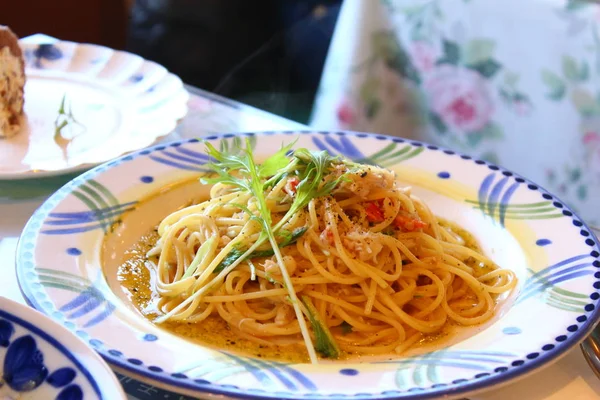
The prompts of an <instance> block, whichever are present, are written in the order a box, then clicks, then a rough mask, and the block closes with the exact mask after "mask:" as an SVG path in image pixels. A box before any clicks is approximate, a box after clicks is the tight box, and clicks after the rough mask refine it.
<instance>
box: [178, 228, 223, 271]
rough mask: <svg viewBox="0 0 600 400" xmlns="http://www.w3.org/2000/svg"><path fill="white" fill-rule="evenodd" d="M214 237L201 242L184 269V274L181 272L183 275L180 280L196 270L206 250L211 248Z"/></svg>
mask: <svg viewBox="0 0 600 400" xmlns="http://www.w3.org/2000/svg"><path fill="white" fill-rule="evenodd" d="M216 239H217V237H216V236H211V237H210V238H209V239H208V240H207V241H206V242H204V243H202V245H201V246H200V248H199V249H198V251H197V252H196V255H195V256H194V259H193V260H192V262H191V263H190V266H189V267H188V268H187V270H186V271H185V274H183V276H182V277H181V280H183V279H185V278H189V277H190V276H192V275H193V274H194V272H196V268H198V265H199V264H200V263H201V262H202V260H203V259H204V257H206V254H207V253H208V250H209V249H210V248H211V246H212V245H213V243H214V241H215V240H216Z"/></svg>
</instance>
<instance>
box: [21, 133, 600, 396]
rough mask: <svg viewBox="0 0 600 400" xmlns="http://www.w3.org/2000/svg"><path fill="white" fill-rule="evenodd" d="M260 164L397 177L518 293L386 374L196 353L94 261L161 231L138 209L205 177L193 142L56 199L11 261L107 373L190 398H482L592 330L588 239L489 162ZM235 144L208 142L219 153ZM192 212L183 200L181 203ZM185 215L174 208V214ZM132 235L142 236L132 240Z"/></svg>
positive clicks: (441, 157)
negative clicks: (478, 394) (478, 325)
mask: <svg viewBox="0 0 600 400" xmlns="http://www.w3.org/2000/svg"><path fill="white" fill-rule="evenodd" d="M247 135H248V136H250V137H253V138H255V139H256V145H255V153H256V154H257V157H264V156H267V155H269V154H272V153H273V152H274V151H276V150H277V149H278V148H279V147H280V146H281V144H282V143H289V142H291V141H293V140H295V139H298V142H297V144H296V146H297V147H308V148H313V149H327V150H329V151H330V152H331V153H335V154H343V155H345V156H347V157H349V158H351V159H353V160H357V161H361V162H367V163H375V164H379V165H383V166H386V167H389V168H392V169H394V170H395V171H396V173H397V174H398V177H399V179H400V181H401V182H403V183H406V184H410V185H412V186H413V188H414V189H413V190H414V192H415V193H416V194H418V195H419V196H420V197H421V198H422V199H423V200H425V201H426V202H427V203H428V204H429V205H430V207H431V209H432V210H433V211H434V212H435V213H436V214H438V215H440V216H442V217H445V218H447V219H449V220H451V221H454V222H456V223H458V224H459V225H461V226H463V227H464V228H466V229H467V230H469V231H471V232H472V233H473V234H474V235H475V237H476V238H477V239H478V240H479V242H480V243H481V245H482V247H483V250H484V251H485V253H486V254H488V255H489V256H490V257H491V258H492V259H494V260H495V261H496V262H497V263H498V264H499V265H501V266H503V267H506V268H511V269H513V270H514V271H515V273H516V275H517V277H518V279H519V284H518V287H517V289H516V291H515V293H514V297H513V298H512V299H511V300H510V301H509V302H508V303H509V304H508V305H507V306H506V307H504V308H503V309H502V310H501V312H499V313H498V317H497V318H496V319H495V320H494V321H493V322H492V323H491V324H488V326H486V327H485V329H480V330H474V331H473V332H471V335H470V336H468V337H466V338H463V339H461V340H458V341H457V343H454V344H451V345H450V346H449V347H446V348H442V349H439V348H438V349H435V350H434V351H430V352H428V353H426V354H420V355H413V356H410V357H399V358H397V359H394V360H392V361H387V362H372V363H369V362H365V363H344V362H337V363H322V364H320V365H318V366H313V365H310V364H286V363H283V362H273V361H266V360H262V359H256V358H252V357H243V356H239V355H235V354H232V353H230V352H227V351H226V349H222V350H221V351H215V350H212V349H209V348H207V347H204V346H202V345H198V344H192V343H190V342H189V341H186V340H184V339H182V338H181V337H178V336H176V335H174V334H171V333H169V332H166V331H164V330H161V329H160V328H158V327H156V326H154V325H153V324H151V323H150V322H148V321H147V320H145V319H144V318H143V317H141V316H140V314H139V313H138V312H137V311H136V310H135V309H134V307H133V306H132V305H131V304H130V302H129V301H128V300H127V297H126V296H125V295H124V293H123V291H122V290H121V289H120V287H119V282H118V281H117V278H116V271H115V270H114V269H103V266H102V265H101V260H100V248H101V246H102V243H103V240H104V238H105V235H106V233H107V232H108V231H109V230H110V228H109V227H110V226H112V225H113V223H114V222H116V221H117V220H119V221H121V223H120V224H118V225H117V226H118V228H115V229H120V230H121V232H123V238H124V241H127V240H131V238H132V237H135V236H136V235H137V234H141V233H142V232H144V230H145V229H147V228H149V227H150V226H153V224H156V223H157V222H158V221H159V220H160V218H161V216H160V214H161V213H166V212H168V210H164V209H161V210H156V213H155V215H154V216H153V217H154V218H155V219H156V221H153V220H146V221H139V218H138V219H136V217H135V215H136V207H138V203H139V201H140V200H141V199H143V198H145V197H147V196H148V195H150V194H152V193H155V192H156V191H158V190H159V189H161V188H164V187H165V186H166V185H169V184H172V183H174V182H179V181H181V180H184V179H193V178H196V177H198V176H199V175H200V174H202V171H203V170H204V167H203V165H204V163H205V162H206V161H207V157H206V155H205V152H204V145H203V144H202V143H199V142H198V141H197V140H187V141H183V142H175V143H171V144H168V145H161V146H157V147H154V148H151V149H145V150H142V151H140V152H136V153H134V154H131V155H127V156H125V157H122V158H120V159H118V160H115V161H112V162H110V163H107V164H104V165H102V166H99V167H97V168H95V169H93V170H91V171H89V172H87V173H85V174H83V175H82V176H79V177H77V178H76V179H74V180H73V181H72V182H70V183H69V184H67V185H66V186H64V187H63V188H62V189H60V190H59V191H58V192H57V193H56V194H54V195H53V196H52V197H50V198H49V200H48V201H47V202H46V203H44V204H43V205H42V206H41V207H40V208H39V209H38V210H37V211H36V213H35V214H34V215H33V216H32V218H31V220H30V221H29V222H28V224H27V226H26V228H25V230H24V232H23V235H22V237H21V240H20V242H19V246H18V250H17V266H18V270H17V273H18V279H19V284H20V286H21V288H22V290H23V292H24V294H25V296H26V298H27V300H28V301H29V302H31V304H32V305H33V306H35V307H36V308H38V309H40V310H42V311H43V312H44V313H46V314H48V315H50V316H52V318H55V319H56V320H57V321H60V322H61V323H62V324H64V325H65V326H67V327H69V328H70V329H71V330H73V331H76V332H78V333H79V334H80V335H81V336H82V337H84V338H86V340H88V342H89V343H90V345H92V346H93V347H94V348H95V349H96V350H97V351H98V352H99V353H100V354H102V355H103V356H104V357H105V358H106V359H107V360H108V361H109V362H110V363H112V364H113V366H115V367H117V368H119V370H120V371H124V372H126V373H127V374H129V375H132V376H134V377H136V378H138V379H141V380H144V381H146V382H148V383H151V384H154V385H157V386H161V387H163V388H168V389H169V390H172V391H177V392H182V393H186V394H189V395H196V396H199V395H202V394H205V393H217V394H225V395H228V396H233V397H251V398H298V399H299V398H302V399H306V398H315V399H317V398H318V399H323V398H325V399H334V398H351V399H374V398H385V399H392V398H411V399H425V398H437V397H439V396H444V395H447V396H451V397H459V396H461V395H467V394H472V392H474V391H477V390H481V389H487V388H490V387H493V386H495V385H498V384H501V383H504V382H506V381H508V380H510V379H513V378H516V377H522V376H524V375H525V374H527V373H529V372H531V371H532V370H534V369H536V368H538V367H540V366H542V365H544V364H546V363H549V362H552V361H555V360H556V359H557V358H558V357H559V356H561V355H562V354H564V353H565V352H566V351H567V350H568V349H569V348H571V347H573V346H575V345H576V344H577V343H578V342H579V341H580V340H582V339H583V338H584V336H585V335H586V334H587V333H588V332H589V331H590V330H591V328H592V326H593V323H594V322H595V321H596V320H597V319H598V311H597V309H596V308H597V306H598V299H599V298H600V293H599V290H600V280H599V279H600V270H599V268H600V260H599V259H598V258H599V256H600V253H599V252H598V244H597V241H596V239H595V237H594V235H593V234H591V233H590V230H589V229H588V228H587V227H586V226H585V224H584V223H583V222H582V221H581V220H580V219H579V218H578V217H577V216H576V215H574V213H573V212H572V211H571V210H569V208H568V207H567V206H565V205H564V204H563V203H562V202H561V201H560V200H559V199H557V198H556V197H555V196H553V195H552V194H549V193H548V192H546V191H545V190H544V189H542V188H540V187H539V186H537V185H535V184H533V183H531V182H529V181H527V180H526V179H524V178H522V177H520V176H517V175H515V174H513V173H511V172H510V171H506V170H504V169H502V168H499V167H497V166H494V165H490V164H487V163H485V162H484V161H479V160H473V159H471V158H470V157H468V156H465V155H458V154H455V153H454V152H452V151H448V150H442V149H438V148H437V147H435V146H428V145H425V144H422V143H418V142H407V141H405V140H403V139H400V138H390V137H386V136H371V135H366V134H356V133H347V132H335V133H327V132H277V133H262V134H247ZM232 137H234V135H225V136H220V137H217V136H215V137H209V138H207V139H208V140H210V141H211V142H212V143H213V144H215V143H218V142H219V141H221V140H227V141H231V140H233V139H232ZM186 200H187V199H182V200H181V202H182V203H183V202H184V201H186ZM179 205H180V203H178V202H177V201H173V204H172V206H173V207H177V206H179ZM136 230H137V231H136Z"/></svg>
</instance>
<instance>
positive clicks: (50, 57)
mask: <svg viewBox="0 0 600 400" xmlns="http://www.w3.org/2000/svg"><path fill="white" fill-rule="evenodd" d="M31 56H32V57H33V65H34V66H35V68H39V69H42V68H44V66H43V61H44V60H47V61H50V62H52V61H56V60H60V59H61V58H62V57H63V53H62V51H61V50H60V49H59V48H58V47H56V46H55V45H53V44H49V43H45V44H40V45H39V46H38V47H37V49H35V50H33V52H32V53H31Z"/></svg>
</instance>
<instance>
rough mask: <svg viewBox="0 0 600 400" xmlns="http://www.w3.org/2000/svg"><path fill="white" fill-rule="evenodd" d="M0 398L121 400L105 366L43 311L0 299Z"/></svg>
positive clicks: (110, 373) (82, 343) (100, 359)
mask: <svg viewBox="0 0 600 400" xmlns="http://www.w3.org/2000/svg"><path fill="white" fill-rule="evenodd" d="M0 398H2V399H5V398H8V399H19V400H26V399H27V400H33V399H40V400H41V399H43V400H88V399H89V400H97V399H103V400H121V399H123V400H126V399H127V397H126V396H125V393H124V392H123V389H122V387H121V385H120V384H119V381H118V380H117V378H116V376H115V375H114V374H113V372H112V370H111V369H110V368H109V367H108V365H107V364H106V363H105V362H104V360H102V358H101V357H100V356H98V355H97V354H96V353H95V352H94V351H93V350H92V349H91V348H89V347H88V346H87V345H86V344H85V342H83V341H82V340H81V339H79V338H78V337H77V336H75V335H74V334H73V333H71V332H69V331H68V330H67V329H66V328H64V327H62V326H60V325H59V324H57V323H56V322H54V321H52V320H51V319H50V318H48V317H46V316H45V315H43V314H42V313H40V312H38V311H35V310H34V309H32V308H29V307H27V306H25V305H23V304H19V303H16V302H14V301H12V300H9V299H7V298H5V297H0Z"/></svg>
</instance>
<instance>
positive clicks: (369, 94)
mask: <svg viewBox="0 0 600 400" xmlns="http://www.w3.org/2000/svg"><path fill="white" fill-rule="evenodd" d="M379 86H380V82H379V78H378V77H376V76H371V77H368V78H367V79H365V81H364V82H363V84H362V85H361V86H360V90H359V93H358V95H359V97H360V99H361V100H362V101H363V102H365V103H368V102H369V101H371V99H372V98H374V97H377V91H378V90H379Z"/></svg>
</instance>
